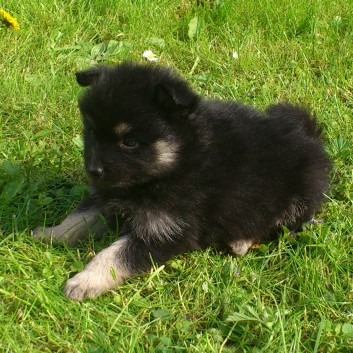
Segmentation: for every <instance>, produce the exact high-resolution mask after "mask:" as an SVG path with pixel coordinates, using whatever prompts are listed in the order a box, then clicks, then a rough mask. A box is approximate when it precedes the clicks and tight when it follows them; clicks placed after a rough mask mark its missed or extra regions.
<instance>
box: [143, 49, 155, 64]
mask: <svg viewBox="0 0 353 353" xmlns="http://www.w3.org/2000/svg"><path fill="white" fill-rule="evenodd" d="M142 56H143V57H144V58H145V59H147V60H148V61H152V62H153V61H158V58H157V56H156V54H154V53H153V52H152V50H145V51H144V52H143V54H142Z"/></svg>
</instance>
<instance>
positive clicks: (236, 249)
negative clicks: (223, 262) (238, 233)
mask: <svg viewBox="0 0 353 353" xmlns="http://www.w3.org/2000/svg"><path fill="white" fill-rule="evenodd" d="M253 244H254V241H252V240H251V239H239V240H234V241H232V242H231V243H229V244H228V245H229V247H230V249H231V251H232V252H233V254H235V255H238V256H242V255H245V254H246V253H247V252H248V251H249V249H250V248H251V246H252V245H253Z"/></svg>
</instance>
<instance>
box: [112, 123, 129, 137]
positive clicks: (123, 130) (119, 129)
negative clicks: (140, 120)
mask: <svg viewBox="0 0 353 353" xmlns="http://www.w3.org/2000/svg"><path fill="white" fill-rule="evenodd" d="M131 130H132V126H130V125H129V124H127V123H119V124H117V125H115V127H114V132H115V133H116V134H117V135H118V136H119V137H122V136H124V135H126V134H127V133H129V132H130V131H131Z"/></svg>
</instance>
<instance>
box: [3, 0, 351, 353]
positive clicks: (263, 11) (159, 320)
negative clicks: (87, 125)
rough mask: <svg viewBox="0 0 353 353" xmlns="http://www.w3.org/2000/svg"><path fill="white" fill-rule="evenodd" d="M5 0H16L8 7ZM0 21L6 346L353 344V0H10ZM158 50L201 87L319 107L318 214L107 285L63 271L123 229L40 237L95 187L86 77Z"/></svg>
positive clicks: (323, 347) (253, 100) (213, 93)
mask: <svg viewBox="0 0 353 353" xmlns="http://www.w3.org/2000/svg"><path fill="white" fill-rule="evenodd" d="M3 6H5V7H3ZM1 7H3V8H4V10H6V11H7V12H9V13H10V14H11V15H12V16H13V17H15V18H16V19H17V21H18V23H19V26H20V29H19V30H13V29H12V28H10V27H8V26H6V25H4V23H3V22H2V21H0V87H1V89H0V219H1V221H0V268H1V272H0V284H1V286H0V352H70V353H71V352H72V353H74V352H82V353H83V352H87V353H93V352H97V353H98V352H99V353H103V352H121V353H125V352H136V353H140V352H159V353H162V352H163V353H169V352H224V353H230V352H283V353H289V352H303V353H304V352H307V353H309V352H310V353H312V352H314V353H316V352H322V353H327V352H347V353H348V352H352V351H353V247H352V244H353V74H352V72H353V71H352V67H353V65H352V57H353V16H352V13H353V3H352V2H351V1H347V0H336V1H332V0H330V1H328V0H321V1H319V0H313V1H304V0H292V1H280V0H265V1H255V0H237V1H235V0H224V1H222V0H199V1H191V0H180V1H176V0H159V1H156V0H155V1H154V0H151V1H143V0H119V1H114V0H97V1H89V0H75V1H74V0H71V1H70V0H66V1H65V0H46V1H41V0H37V1H33V0H31V1H30V0H21V1H18V0H7V1H6V2H5V3H4V5H0V8H1ZM147 49H150V50H152V51H153V52H154V53H155V55H156V56H157V57H158V59H159V61H158V63H160V64H162V65H167V66H170V67H173V68H174V69H175V70H176V71H177V72H179V73H180V74H182V75H183V76H185V77H186V78H187V79H188V80H189V82H190V83H191V85H192V86H193V87H194V88H195V89H196V90H197V91H198V92H199V93H200V94H202V95H205V96H209V97H219V98H221V99H236V100H239V101H242V102H245V103H247V104H250V105H254V106H257V107H259V108H265V107H266V106H267V105H269V104H271V103H273V102H277V101H284V100H286V101H287V100H288V101H292V102H297V103H300V104H303V105H306V106H308V107H310V108H311V109H312V111H313V112H314V113H315V115H316V116H317V118H318V120H319V121H320V123H321V125H322V127H323V131H324V138H325V144H326V148H327V151H328V153H329V155H330V157H331V159H332V161H333V170H332V175H331V185H330V189H329V191H328V192H327V202H326V203H325V206H324V207H323V210H322V212H321V214H319V215H317V216H316V218H317V219H320V220H321V221H320V222H317V224H310V225H307V226H306V227H305V230H304V231H303V232H302V233H300V234H298V235H297V237H296V238H293V237H291V236H289V234H287V233H286V232H285V234H284V235H283V237H282V238H281V239H280V241H279V243H278V244H263V245H261V246H260V247H259V248H258V249H254V250H252V251H251V252H250V253H249V254H247V255H246V256H244V257H239V258H234V257H231V256H230V255H228V254H225V253H222V252H219V251H215V250H212V249H209V250H207V251H206V252H193V253H190V254H186V255H184V256H180V257H178V258H176V259H174V260H172V261H170V262H169V263H167V264H166V265H165V266H162V267H158V268H154V270H153V271H151V272H150V273H148V274H145V275H143V276H139V277H134V278H132V279H130V280H129V281H128V282H127V283H126V284H125V285H122V286H120V287H119V288H117V289H116V290H114V291H110V292H108V293H107V294H105V295H103V296H101V297H99V298H98V299H96V300H85V301H83V302H73V301H70V300H68V299H67V298H65V297H64V296H63V295H62V288H63V285H64V283H65V281H66V280H67V279H68V278H69V277H70V276H72V275H73V274H74V273H76V272H77V271H79V270H80V269H82V268H83V266H84V265H85V264H86V263H87V262H88V261H89V260H90V259H91V258H92V256H93V255H94V253H96V252H97V251H99V250H100V249H102V248H103V247H104V246H106V245H107V244H109V242H111V241H112V239H113V238H114V236H113V235H107V237H106V238H105V239H103V240H101V241H99V242H97V241H96V242H94V241H93V240H90V241H88V242H87V243H85V244H81V245H80V246H79V247H75V248H69V247H67V246H54V245H50V244H49V245H45V244H41V243H37V242H34V241H33V240H32V239H31V236H30V230H31V229H33V228H34V227H36V226H38V225H43V224H48V225H49V224H54V223H56V224H57V223H58V222H60V220H61V219H62V218H63V217H64V216H65V215H66V214H67V213H68V212H69V211H70V210H72V209H73V208H74V207H75V205H76V204H77V203H78V201H79V200H80V198H81V197H82V195H83V194H84V193H85V191H86V187H85V180H86V177H85V174H84V170H83V163H82V139H81V120H80V117H79V113H78V109H77V97H78V95H79V93H80V91H81V90H80V88H79V87H78V85H77V84H76V81H75V76H74V73H75V72H76V71H79V70H82V69H85V68H87V67H89V66H91V65H96V64H102V63H108V64H111V63H119V62H122V61H124V60H133V61H137V62H143V61H145V59H144V58H143V57H142V53H143V52H144V51H145V50H147Z"/></svg>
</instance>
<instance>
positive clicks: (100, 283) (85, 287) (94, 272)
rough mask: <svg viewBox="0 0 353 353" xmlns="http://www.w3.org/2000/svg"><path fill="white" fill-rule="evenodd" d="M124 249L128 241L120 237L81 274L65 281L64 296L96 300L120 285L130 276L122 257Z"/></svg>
mask: <svg viewBox="0 0 353 353" xmlns="http://www.w3.org/2000/svg"><path fill="white" fill-rule="evenodd" d="M126 247H128V239H127V238H126V237H122V238H120V239H119V240H117V241H116V242H115V243H113V244H112V245H110V246H109V247H108V248H106V249H104V250H102V251H101V252H100V253H98V254H97V255H96V256H95V257H94V258H93V259H92V261H91V262H90V263H89V264H88V265H87V266H86V268H85V269H84V270H83V271H82V272H80V273H78V274H77V275H75V276H74V277H72V278H71V279H69V280H68V281H67V283H66V286H65V288H64V294H65V295H66V296H67V297H69V298H70V299H73V300H82V299H84V298H96V297H98V295H100V294H102V293H103V292H105V291H107V290H108V289H113V288H115V287H116V285H117V284H120V283H122V282H123V281H124V279H125V278H128V277H129V276H131V273H130V271H129V270H128V269H127V268H126V266H125V262H124V257H123V256H122V253H123V251H124V249H126ZM113 276H114V277H113Z"/></svg>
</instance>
